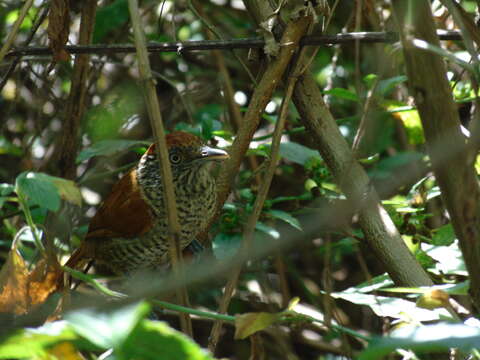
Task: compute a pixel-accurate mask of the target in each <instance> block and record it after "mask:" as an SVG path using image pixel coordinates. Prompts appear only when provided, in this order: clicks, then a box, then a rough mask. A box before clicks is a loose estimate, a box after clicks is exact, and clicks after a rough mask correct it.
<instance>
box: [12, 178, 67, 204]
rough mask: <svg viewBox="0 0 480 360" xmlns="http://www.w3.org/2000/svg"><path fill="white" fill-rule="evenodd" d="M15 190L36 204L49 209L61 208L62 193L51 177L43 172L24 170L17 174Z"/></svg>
mask: <svg viewBox="0 0 480 360" xmlns="http://www.w3.org/2000/svg"><path fill="white" fill-rule="evenodd" d="M15 191H16V192H17V193H18V194H22V195H23V196H25V197H26V198H27V200H29V201H30V202H31V203H32V204H34V205H40V206H42V207H44V208H46V209H48V210H52V211H57V210H58V209H59V208H60V194H59V193H58V190H57V188H56V186H55V184H54V183H53V182H52V181H51V179H50V177H49V176H48V175H46V174H42V173H34V172H23V173H21V174H20V175H18V176H17V180H16V182H15Z"/></svg>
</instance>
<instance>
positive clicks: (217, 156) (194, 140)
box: [142, 131, 229, 175]
mask: <svg viewBox="0 0 480 360" xmlns="http://www.w3.org/2000/svg"><path fill="white" fill-rule="evenodd" d="M166 141H167V147H168V156H169V161H170V164H171V165H172V171H173V172H174V175H175V173H176V172H177V171H182V170H184V169H201V168H203V167H204V165H207V164H210V163H211V162H212V161H222V160H225V159H228V158H229V156H228V153H227V152H226V151H224V150H221V149H216V148H212V147H209V146H207V145H205V144H204V143H203V142H202V140H201V139H200V138H199V137H197V136H195V135H192V134H190V133H186V132H183V131H175V132H173V133H171V134H168V135H167V137H166ZM142 160H143V161H145V162H150V163H152V164H153V163H156V164H158V160H157V151H156V146H155V144H152V145H150V147H149V148H148V150H147V151H146V152H145V154H144V155H143V158H142Z"/></svg>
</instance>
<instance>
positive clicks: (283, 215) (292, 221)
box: [265, 209, 302, 231]
mask: <svg viewBox="0 0 480 360" xmlns="http://www.w3.org/2000/svg"><path fill="white" fill-rule="evenodd" d="M265 214H267V215H269V216H271V217H273V218H275V219H279V220H282V221H285V222H286V223H287V224H289V225H291V226H293V227H294V228H295V229H297V230H300V231H301V230H302V226H301V225H300V222H299V221H298V219H296V218H294V217H293V216H292V215H290V214H289V213H288V212H286V211H282V210H273V209H272V210H268V211H265Z"/></svg>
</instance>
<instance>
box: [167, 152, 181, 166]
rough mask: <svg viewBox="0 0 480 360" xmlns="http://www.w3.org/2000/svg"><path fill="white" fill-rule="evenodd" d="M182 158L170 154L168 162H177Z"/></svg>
mask: <svg viewBox="0 0 480 360" xmlns="http://www.w3.org/2000/svg"><path fill="white" fill-rule="evenodd" d="M180 160H182V158H181V156H180V155H178V154H170V162H171V163H172V164H178V163H179V162H180Z"/></svg>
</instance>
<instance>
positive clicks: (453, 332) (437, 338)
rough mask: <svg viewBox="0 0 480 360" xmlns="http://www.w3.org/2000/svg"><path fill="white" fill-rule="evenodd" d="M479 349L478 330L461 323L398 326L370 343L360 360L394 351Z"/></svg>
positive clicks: (377, 357)
mask: <svg viewBox="0 0 480 360" xmlns="http://www.w3.org/2000/svg"><path fill="white" fill-rule="evenodd" d="M479 346H480V328H478V327H473V326H467V325H463V324H448V323H445V324H435V325H425V326H420V327H414V326H402V327H400V328H399V329H397V330H395V331H394V332H393V333H392V334H391V335H390V336H388V337H384V338H378V339H376V340H374V341H372V342H371V343H370V344H369V346H368V348H367V349H366V350H365V351H363V352H362V353H361V355H360V357H359V359H360V360H374V359H383V358H384V356H386V355H387V354H389V353H391V352H392V351H394V350H395V349H398V348H403V349H412V350H413V351H415V352H416V353H418V352H428V353H431V352H438V351H448V350H449V349H450V348H458V349H461V350H466V351H468V350H470V349H472V348H478V347H479Z"/></svg>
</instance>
